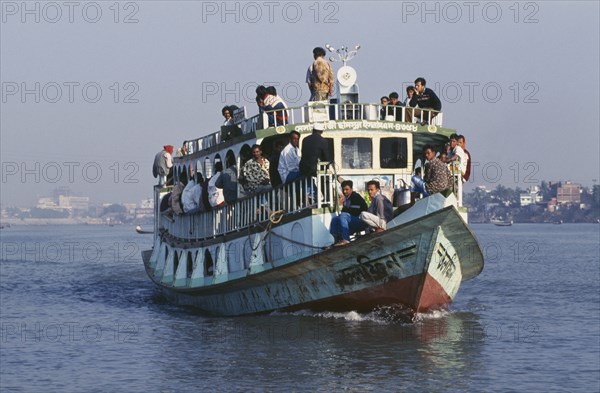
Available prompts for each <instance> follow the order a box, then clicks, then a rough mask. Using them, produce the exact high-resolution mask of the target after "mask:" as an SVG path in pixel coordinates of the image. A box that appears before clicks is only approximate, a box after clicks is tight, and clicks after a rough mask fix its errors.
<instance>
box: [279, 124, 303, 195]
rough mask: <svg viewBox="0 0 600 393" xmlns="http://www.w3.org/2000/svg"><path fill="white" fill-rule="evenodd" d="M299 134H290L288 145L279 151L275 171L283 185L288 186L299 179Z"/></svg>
mask: <svg viewBox="0 0 600 393" xmlns="http://www.w3.org/2000/svg"><path fill="white" fill-rule="evenodd" d="M299 146H300V133H299V132H298V131H296V130H294V131H292V132H290V143H288V144H287V146H286V147H285V148H284V149H283V150H282V151H281V156H280V158H279V165H278V166H277V170H278V172H279V176H280V177H281V180H283V184H290V183H292V182H293V181H294V180H296V179H297V178H299V177H300V149H299V148H298V147H299Z"/></svg>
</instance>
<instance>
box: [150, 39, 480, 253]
mask: <svg viewBox="0 0 600 393" xmlns="http://www.w3.org/2000/svg"><path fill="white" fill-rule="evenodd" d="M325 55H326V52H325V50H324V49H323V48H321V47H317V48H315V49H314V50H313V59H314V61H313V62H312V64H311V65H310V66H309V67H308V70H307V72H306V83H307V84H308V88H309V90H310V100H311V101H323V100H328V99H329V98H330V97H331V96H332V94H333V87H334V83H335V80H334V77H333V70H332V69H331V65H330V64H329V62H328V61H327V60H325ZM414 82H415V85H414V86H409V87H407V89H406V98H405V99H404V100H403V101H400V100H399V95H398V93H397V92H392V93H390V94H389V96H384V97H381V109H380V119H381V120H390V121H394V120H395V121H401V120H404V121H405V122H412V121H413V118H417V117H420V118H421V119H420V120H421V124H422V125H423V124H427V123H428V121H430V120H431V119H433V118H434V117H435V116H436V115H437V114H438V113H439V111H441V109H442V104H441V101H440V99H439V98H438V97H437V95H436V94H435V93H434V92H433V91H432V90H431V89H429V88H427V87H426V81H425V79H424V78H422V77H419V78H417V79H416V80H415V81H414ZM256 103H257V105H258V111H259V114H261V113H263V112H267V119H268V126H270V127H273V126H278V125H284V124H287V123H288V114H287V110H286V109H287V105H286V103H285V102H284V100H283V99H282V98H281V97H280V96H278V94H277V90H276V89H275V87H273V86H268V87H265V86H262V85H261V86H258V87H257V88H256ZM236 109H238V107H237V106H235V105H229V106H225V107H224V108H222V111H221V113H222V115H223V118H224V123H223V126H225V127H226V128H227V127H230V128H236V127H237V125H235V124H234V122H233V114H234V111H235V110H236ZM423 109H432V110H434V112H430V114H429V118H427V117H426V116H425V113H423V112H422V110H423ZM260 122H262V116H260V117H259V123H260ZM263 126H264V125H263V124H259V125H258V128H263ZM323 130H324V126H323V125H322V124H319V123H317V124H315V125H314V127H313V132H312V134H311V135H309V136H307V137H306V138H305V139H304V141H303V144H302V150H301V151H300V147H299V146H300V133H299V132H297V131H295V130H294V131H292V132H290V134H289V142H288V144H287V145H286V144H284V143H282V142H281V141H280V140H278V141H276V142H275V145H274V146H273V151H272V153H271V154H270V156H269V157H264V156H263V151H262V148H261V146H260V145H254V146H252V157H251V158H250V159H249V160H248V161H246V162H245V164H244V165H243V167H242V168H241V170H240V171H238V169H237V166H236V159H235V157H233V155H231V154H228V155H227V156H226V159H225V165H226V167H225V169H224V168H223V164H222V163H221V162H216V163H215V166H214V171H215V173H214V175H213V176H211V177H210V178H207V179H204V178H203V176H202V174H201V173H196V174H195V175H194V174H193V171H192V170H191V168H190V174H189V176H188V174H187V173H184V172H182V173H181V174H180V176H179V181H178V182H177V184H176V185H175V186H174V187H173V190H172V191H171V193H169V194H167V195H166V196H165V197H164V198H163V199H162V201H161V212H163V214H165V215H166V216H167V217H168V218H170V219H172V217H173V214H191V213H195V212H202V211H209V210H210V209H212V208H215V207H218V206H222V205H224V204H231V203H233V202H235V201H236V200H237V199H238V197H239V196H240V197H244V196H251V195H255V194H260V193H262V192H265V191H268V190H270V189H271V188H273V187H278V186H280V185H282V184H290V183H292V182H294V181H295V180H297V179H299V178H301V177H314V176H316V173H317V165H318V162H319V161H323V162H329V161H331V160H332V157H329V149H328V144H327V142H326V140H325V139H324V138H323V136H322V134H323ZM465 143H466V140H465V137H464V136H462V135H456V134H453V135H451V137H450V143H449V144H448V145H446V146H445V147H444V148H443V149H441V150H440V151H437V150H436V148H435V147H433V146H430V145H427V146H425V147H424V149H423V154H424V157H425V159H426V164H425V167H424V173H423V175H424V176H421V175H422V173H421V168H417V169H416V170H415V173H414V175H413V176H412V179H411V187H410V190H411V192H414V193H415V194H420V195H423V196H429V195H431V194H434V193H436V192H444V191H446V190H448V189H451V188H453V187H454V180H453V177H452V174H451V172H450V170H449V168H451V169H452V170H453V171H460V173H461V176H460V178H461V179H462V181H467V180H468V179H469V176H470V170H471V157H470V154H469V152H468V151H467V150H466V148H465ZM186 146H187V143H186V142H184V144H183V147H182V148H181V149H179V150H178V153H177V154H178V155H185V154H186V151H185V149H186ZM173 149H174V148H173V146H171V145H165V146H164V147H163V150H162V151H160V152H159V153H157V154H156V157H155V160H154V166H153V175H154V177H158V179H159V185H165V184H166V185H172V184H173V181H172V167H173V161H172V156H173ZM238 172H239V173H238ZM188 177H189V178H190V180H189V181H188ZM313 184H314V183H313ZM353 186H354V185H353V183H352V181H349V180H348V181H344V182H342V184H341V187H342V194H341V195H340V205H341V206H342V212H341V214H340V215H338V216H335V217H334V218H333V220H332V222H331V226H330V228H331V229H330V230H331V234H332V235H333V236H334V238H335V239H336V242H335V244H336V245H344V244H347V243H348V242H349V239H350V235H351V234H353V233H356V232H360V231H363V230H367V231H375V232H377V231H382V230H385V228H386V225H387V222H389V221H390V220H391V219H392V217H393V207H392V203H391V202H390V200H389V199H388V198H387V197H386V196H385V195H383V194H382V193H381V188H380V184H379V182H378V181H376V180H372V181H370V182H368V183H367V184H366V187H367V191H368V194H369V198H370V204H369V205H368V206H367V203H366V201H365V200H364V199H363V198H362V197H361V196H360V195H359V194H358V193H356V192H354V191H353ZM313 189H314V187H313ZM308 197H310V198H313V199H314V198H315V197H316V195H314V192H312V194H311V195H309V196H308Z"/></svg>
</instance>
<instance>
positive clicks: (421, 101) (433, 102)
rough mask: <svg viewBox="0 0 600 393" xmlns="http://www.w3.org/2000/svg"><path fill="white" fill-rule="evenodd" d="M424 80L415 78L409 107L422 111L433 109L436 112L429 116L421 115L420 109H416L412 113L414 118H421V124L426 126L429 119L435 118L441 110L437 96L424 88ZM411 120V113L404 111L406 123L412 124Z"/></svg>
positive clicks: (440, 103)
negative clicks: (413, 91)
mask: <svg viewBox="0 0 600 393" xmlns="http://www.w3.org/2000/svg"><path fill="white" fill-rule="evenodd" d="M425 83H426V82H425V78H417V79H415V93H414V95H413V97H412V99H411V100H410V106H411V107H413V108H415V107H418V108H422V109H433V110H435V111H438V112H431V114H428V113H423V112H422V111H421V109H416V110H415V111H414V115H415V116H422V120H421V124H423V125H424V124H427V123H428V122H429V117H431V119H432V120H433V118H434V117H436V116H437V114H438V113H439V111H441V110H442V101H440V99H439V98H438V96H437V95H436V94H435V93H434V92H433V90H431V89H430V88H427V87H425ZM412 119H413V111H412V110H410V111H406V121H407V122H409V123H410V122H412Z"/></svg>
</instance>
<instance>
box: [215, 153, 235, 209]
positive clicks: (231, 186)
mask: <svg viewBox="0 0 600 393" xmlns="http://www.w3.org/2000/svg"><path fill="white" fill-rule="evenodd" d="M225 165H226V166H227V168H226V169H225V170H224V171H223V172H222V173H221V176H219V179H218V180H217V182H216V183H215V186H217V187H219V188H222V189H223V197H224V198H225V203H226V204H228V205H230V204H232V203H234V202H235V201H236V200H237V198H238V179H237V166H236V164H235V157H234V156H233V155H232V154H228V155H227V156H226V158H225Z"/></svg>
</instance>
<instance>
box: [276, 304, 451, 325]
mask: <svg viewBox="0 0 600 393" xmlns="http://www.w3.org/2000/svg"><path fill="white" fill-rule="evenodd" d="M449 314H450V311H448V310H434V311H429V312H426V313H417V314H414V313H412V312H411V311H410V310H409V309H407V308H405V307H403V306H400V305H396V306H385V307H379V308H377V309H375V310H373V311H372V312H369V313H359V312H356V311H347V312H332V311H321V312H316V311H310V310H300V311H295V312H278V311H276V312H273V313H271V314H270V315H273V316H283V315H293V316H303V317H313V318H324V319H337V320H344V321H350V322H375V323H378V324H385V325H389V324H412V323H418V322H422V321H426V320H434V319H442V318H445V317H446V316H448V315H449Z"/></svg>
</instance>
